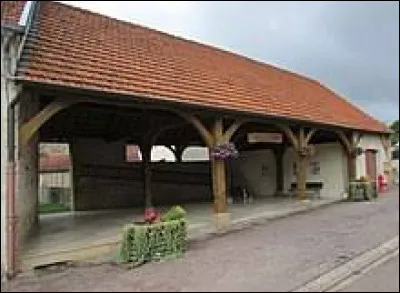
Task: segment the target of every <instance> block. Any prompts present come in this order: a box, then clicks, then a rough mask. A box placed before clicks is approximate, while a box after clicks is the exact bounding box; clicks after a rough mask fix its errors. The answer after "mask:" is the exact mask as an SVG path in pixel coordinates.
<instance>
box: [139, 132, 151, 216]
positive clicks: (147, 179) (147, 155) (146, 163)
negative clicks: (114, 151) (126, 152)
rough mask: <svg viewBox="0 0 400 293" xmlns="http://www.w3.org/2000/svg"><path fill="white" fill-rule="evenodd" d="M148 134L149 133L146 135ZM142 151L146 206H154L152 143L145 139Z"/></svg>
mask: <svg viewBox="0 0 400 293" xmlns="http://www.w3.org/2000/svg"><path fill="white" fill-rule="evenodd" d="M146 136H147V135H146ZM144 140H145V139H144ZM140 151H141V153H142V174H143V193H144V205H145V208H146V209H147V208H151V207H152V206H153V195H152V192H151V165H150V164H151V145H150V144H149V143H148V140H147V142H146V141H143V142H142V144H141V145H140Z"/></svg>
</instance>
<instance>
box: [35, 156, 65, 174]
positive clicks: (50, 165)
mask: <svg viewBox="0 0 400 293" xmlns="http://www.w3.org/2000/svg"><path fill="white" fill-rule="evenodd" d="M70 168H71V160H70V157H69V155H68V154H63V153H49V154H46V155H42V156H41V157H40V160H39V170H40V171H42V172H56V171H66V170H69V169H70Z"/></svg>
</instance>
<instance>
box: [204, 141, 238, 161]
mask: <svg viewBox="0 0 400 293" xmlns="http://www.w3.org/2000/svg"><path fill="white" fill-rule="evenodd" d="M238 155H239V152H238V151H237V149H236V147H235V144H234V143H232V142H229V143H225V144H221V145H218V146H215V147H213V148H210V157H211V158H212V159H214V160H228V159H230V158H237V157H238Z"/></svg>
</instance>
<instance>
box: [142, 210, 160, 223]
mask: <svg viewBox="0 0 400 293" xmlns="http://www.w3.org/2000/svg"><path fill="white" fill-rule="evenodd" d="M159 217H160V213H159V212H157V211H156V209H155V208H147V209H146V210H145V211H144V220H145V221H146V222H147V223H153V222H155V221H156V220H157V219H158V218H159Z"/></svg>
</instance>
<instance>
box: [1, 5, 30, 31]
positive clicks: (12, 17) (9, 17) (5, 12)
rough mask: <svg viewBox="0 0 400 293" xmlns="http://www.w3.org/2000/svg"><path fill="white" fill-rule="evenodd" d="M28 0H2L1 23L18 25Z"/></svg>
mask: <svg viewBox="0 0 400 293" xmlns="http://www.w3.org/2000/svg"><path fill="white" fill-rule="evenodd" d="M26 2H28V1H1V25H4V24H11V25H18V23H19V20H20V18H21V15H22V11H23V10H24V6H25V4H26Z"/></svg>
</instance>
